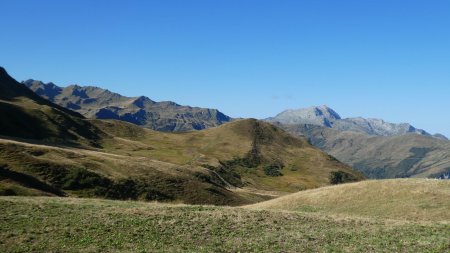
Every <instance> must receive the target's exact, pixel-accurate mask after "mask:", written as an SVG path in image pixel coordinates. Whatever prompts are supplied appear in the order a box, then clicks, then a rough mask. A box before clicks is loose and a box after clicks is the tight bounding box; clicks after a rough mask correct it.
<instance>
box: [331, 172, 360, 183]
mask: <svg viewBox="0 0 450 253" xmlns="http://www.w3.org/2000/svg"><path fill="white" fill-rule="evenodd" d="M356 181H358V179H357V178H356V177H355V176H353V175H352V174H349V173H347V172H344V171H340V170H339V171H332V172H331V173H330V183H331V184H343V183H348V182H356Z"/></svg>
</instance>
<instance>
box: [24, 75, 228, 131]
mask: <svg viewBox="0 0 450 253" xmlns="http://www.w3.org/2000/svg"><path fill="white" fill-rule="evenodd" d="M23 83H24V84H25V85H26V86H28V88H30V89H31V90H32V91H34V92H36V93H37V94H38V95H40V96H41V97H44V98H46V99H49V100H50V101H52V102H54V103H56V104H58V105H61V106H63V107H66V108H69V109H71V110H75V111H77V112H79V113H81V114H83V115H84V116H86V117H89V118H99V119H119V120H123V121H128V122H131V123H134V124H137V125H141V126H144V127H148V128H151V129H154V130H160V131H189V130H200V129H205V128H209V127H215V126H218V125H220V124H223V123H225V122H228V121H231V120H232V118H230V117H228V116H226V115H225V114H223V113H221V112H219V111H217V110H215V109H208V108H199V107H190V106H181V105H179V104H177V103H174V102H171V101H164V102H155V101H153V100H151V99H150V98H148V97H145V96H139V97H126V96H122V95H120V94H118V93H114V92H111V91H109V90H107V89H102V88H99V87H95V86H80V85H77V84H72V85H69V86H67V87H58V86H56V85H53V86H50V85H49V84H44V83H42V82H35V81H34V80H32V79H30V80H27V81H25V82H23Z"/></svg>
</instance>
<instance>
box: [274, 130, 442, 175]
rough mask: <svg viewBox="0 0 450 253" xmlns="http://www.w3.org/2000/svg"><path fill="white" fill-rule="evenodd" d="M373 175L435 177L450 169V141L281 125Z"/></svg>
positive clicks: (410, 135) (416, 136) (419, 136)
mask: <svg viewBox="0 0 450 253" xmlns="http://www.w3.org/2000/svg"><path fill="white" fill-rule="evenodd" d="M279 126H281V127H283V128H284V129H285V130H286V131H288V132H290V133H292V134H297V135H301V136H305V137H306V138H308V140H309V141H310V143H311V144H313V145H314V146H316V147H319V148H320V149H322V150H324V151H325V152H327V153H329V154H331V155H333V156H334V157H336V158H337V159H339V160H340V161H343V162H345V163H347V164H349V165H351V166H352V167H354V168H355V169H357V170H359V171H361V172H363V173H364V174H365V175H367V176H368V177H370V178H396V177H431V178H437V177H440V176H442V175H444V174H446V173H449V172H450V142H449V141H446V140H441V139H437V138H434V137H431V136H424V135H418V134H406V135H401V136H391V137H385V136H372V135H367V134H363V133H358V132H352V131H338V130H334V129H330V128H327V127H321V126H316V125H301V124H297V125H280V124H279Z"/></svg>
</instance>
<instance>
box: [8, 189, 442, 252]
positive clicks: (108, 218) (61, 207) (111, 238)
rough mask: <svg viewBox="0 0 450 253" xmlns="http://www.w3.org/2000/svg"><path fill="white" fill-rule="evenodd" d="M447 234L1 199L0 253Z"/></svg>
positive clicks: (225, 247) (304, 219) (262, 245)
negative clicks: (0, 252)
mask: <svg viewBox="0 0 450 253" xmlns="http://www.w3.org/2000/svg"><path fill="white" fill-rule="evenodd" d="M449 231H450V226H449V225H448V223H447V224H444V223H420V222H411V221H395V222H392V221H387V220H372V219H358V218H352V217H347V218H345V219H337V218H333V217H332V216H327V215H322V214H321V215H318V214H314V213H304V212H285V211H281V212H278V211H266V210H251V209H243V208H229V207H212V206H189V205H167V204H158V203H144V202H129V201H111V200H98V199H73V198H45V197H0V251H2V252H24V251H32V252H54V251H58V252H99V251H101V252H447V251H448V250H449V247H450V240H449V238H450V237H449Z"/></svg>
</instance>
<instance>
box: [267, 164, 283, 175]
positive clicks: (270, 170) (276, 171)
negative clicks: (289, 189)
mask: <svg viewBox="0 0 450 253" xmlns="http://www.w3.org/2000/svg"><path fill="white" fill-rule="evenodd" d="M281 169H282V167H281V166H279V164H270V165H267V166H265V167H264V173H265V174H266V175H267V176H271V177H279V176H283V174H282V173H281V172H280V170H281Z"/></svg>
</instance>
